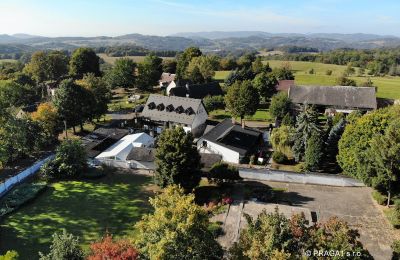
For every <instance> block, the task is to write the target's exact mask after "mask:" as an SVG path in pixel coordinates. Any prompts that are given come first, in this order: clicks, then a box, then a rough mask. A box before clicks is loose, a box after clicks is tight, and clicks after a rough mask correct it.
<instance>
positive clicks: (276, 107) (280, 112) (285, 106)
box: [269, 92, 292, 118]
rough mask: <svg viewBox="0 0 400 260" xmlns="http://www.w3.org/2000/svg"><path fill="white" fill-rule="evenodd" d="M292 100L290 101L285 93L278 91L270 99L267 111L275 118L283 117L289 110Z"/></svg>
mask: <svg viewBox="0 0 400 260" xmlns="http://www.w3.org/2000/svg"><path fill="white" fill-rule="evenodd" d="M291 104H292V102H291V101H290V99H289V97H288V95H287V93H285V92H279V93H278V94H275V95H274V96H273V97H272V99H271V105H270V106H269V112H270V113H271V115H272V116H274V117H275V118H283V117H284V116H285V115H286V114H288V113H289V112H290V108H291Z"/></svg>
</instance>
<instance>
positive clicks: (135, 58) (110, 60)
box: [97, 53, 175, 64]
mask: <svg viewBox="0 0 400 260" xmlns="http://www.w3.org/2000/svg"><path fill="white" fill-rule="evenodd" d="M97 56H99V57H100V58H102V59H103V60H104V61H105V62H107V63H110V64H114V63H115V61H116V60H117V59H120V58H129V59H131V60H133V61H135V62H142V61H143V60H144V57H145V56H125V57H110V56H108V55H107V54H105V53H98V54H97ZM161 58H162V59H166V60H173V59H175V58H174V57H161Z"/></svg>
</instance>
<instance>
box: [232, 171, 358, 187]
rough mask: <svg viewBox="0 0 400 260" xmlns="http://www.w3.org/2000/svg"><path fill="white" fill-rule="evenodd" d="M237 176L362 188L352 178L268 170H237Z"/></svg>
mask: <svg viewBox="0 0 400 260" xmlns="http://www.w3.org/2000/svg"><path fill="white" fill-rule="evenodd" d="M239 175H240V177H242V178H246V179H253V180H260V181H277V182H289V183H290V182H291V183H302V184H315V185H326V186H339V187H363V186H364V184H363V183H362V182H360V181H357V180H354V179H352V178H349V177H344V176H338V175H328V174H316V173H295V172H287V171H278V170H270V169H239Z"/></svg>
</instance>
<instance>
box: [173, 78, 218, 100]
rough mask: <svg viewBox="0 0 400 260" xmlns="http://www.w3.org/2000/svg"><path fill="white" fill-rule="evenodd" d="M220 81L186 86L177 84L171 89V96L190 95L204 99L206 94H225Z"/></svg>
mask: <svg viewBox="0 0 400 260" xmlns="http://www.w3.org/2000/svg"><path fill="white" fill-rule="evenodd" d="M223 94H224V92H223V91H222V89H221V87H220V85H219V83H218V82H210V83H205V84H186V85H185V86H175V87H173V88H170V89H169V92H168V95H169V96H177V97H190V98H198V99H203V98H205V97H206V96H218V95H223Z"/></svg>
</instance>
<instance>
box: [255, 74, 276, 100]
mask: <svg viewBox="0 0 400 260" xmlns="http://www.w3.org/2000/svg"><path fill="white" fill-rule="evenodd" d="M277 84H278V81H277V80H276V78H275V76H274V75H273V74H271V73H267V72H261V73H259V74H257V76H256V77H255V78H254V80H253V85H254V87H255V88H256V89H257V90H258V92H259V93H260V96H261V97H262V98H264V99H265V100H268V99H270V98H271V97H272V96H273V95H274V94H275V93H276V85H277Z"/></svg>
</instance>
